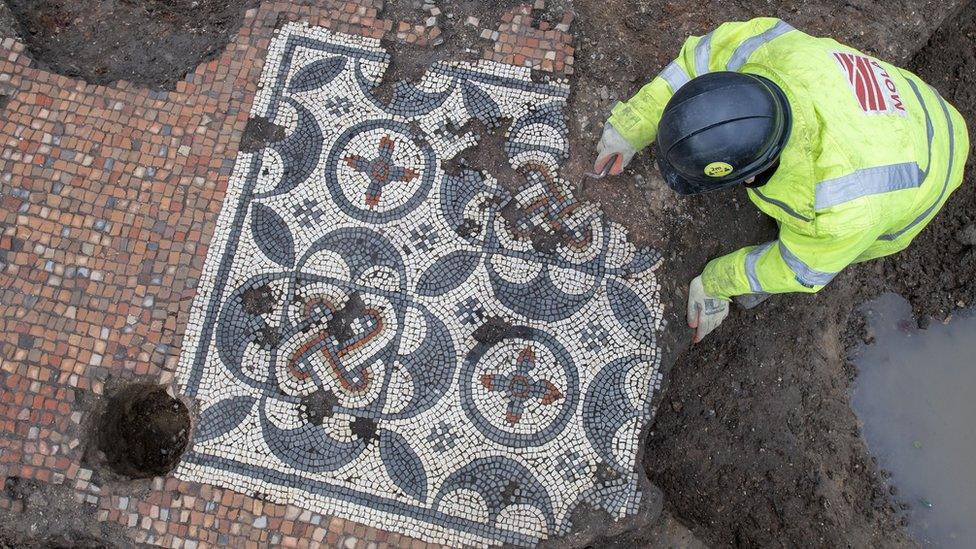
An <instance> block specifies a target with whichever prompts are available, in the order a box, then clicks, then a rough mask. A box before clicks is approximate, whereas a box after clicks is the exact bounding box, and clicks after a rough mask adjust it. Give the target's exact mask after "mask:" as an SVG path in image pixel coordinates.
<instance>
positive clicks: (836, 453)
mask: <svg viewBox="0 0 976 549" xmlns="http://www.w3.org/2000/svg"><path fill="white" fill-rule="evenodd" d="M614 3H615V2H610V4H611V5H610V6H607V7H594V8H593V11H592V13H590V14H589V16H587V14H586V13H585V12H586V11H588V10H587V8H585V7H583V6H578V7H580V11H582V12H584V13H582V14H581V16H580V19H579V21H580V22H581V23H582V24H583V25H584V27H583V31H584V32H583V34H584V36H583V40H584V44H585V43H588V42H587V41H588V36H587V35H588V34H589V33H587V32H586V28H587V25H592V24H594V21H598V20H599V19H600V17H601V16H603V17H609V21H611V22H612V21H617V22H619V21H620V19H619V15H614V16H608V15H607V14H605V13H604V12H603V10H604V9H606V10H612V9H613V6H612V4H614ZM714 4H717V3H713V4H709V5H707V6H706V5H702V6H701V8H698V9H700V10H701V11H700V12H699V13H698V14H697V15H698V16H700V17H703V18H707V20H709V21H713V22H718V21H719V20H721V19H737V18H743V17H748V16H752V15H757V14H758V13H757V12H755V11H752V10H748V9H747V7H746V6H745V4H748V3H747V2H737V3H730V4H729V5H722V6H719V5H714ZM755 4H759V3H758V2H757V3H755ZM784 4H793V3H792V2H783V3H779V4H778V5H779V7H777V8H776V9H774V10H773V11H774V12H775V13H776V14H778V15H780V16H781V17H784V18H786V19H787V20H789V21H790V22H792V23H793V24H794V25H796V26H798V27H800V28H802V29H805V30H808V31H809V32H812V33H824V34H830V35H832V36H835V37H837V38H838V39H840V40H843V41H846V42H848V43H850V44H852V45H854V46H856V47H859V48H862V49H865V50H867V51H872V52H876V53H878V54H879V55H881V56H882V57H885V58H888V59H891V60H893V61H895V62H897V63H901V64H903V65H906V66H908V68H910V69H912V70H913V71H915V72H917V73H919V74H920V75H921V76H922V77H923V78H925V79H926V80H927V81H928V82H929V83H931V84H932V85H934V86H936V87H937V88H939V89H940V90H941V92H942V93H943V95H944V96H945V97H946V99H948V100H949V101H950V102H952V103H953V104H954V105H956V107H957V108H959V109H960V111H961V112H963V114H964V116H966V117H967V120H969V121H970V125H971V126H972V124H973V122H972V120H974V114H976V101H974V96H976V92H974V85H976V63H974V59H973V55H974V54H973V43H974V42H973V36H974V29H976V23H974V20H973V12H974V10H976V8H974V6H973V5H972V3H970V5H969V6H968V7H967V8H966V9H964V10H963V11H961V12H960V13H952V8H953V6H951V5H950V6H945V5H940V6H933V5H932V4H931V3H925V2H915V3H914V6H912V5H909V4H911V3H909V2H901V3H884V4H882V3H860V4H863V5H862V6H861V7H860V8H857V7H856V3H854V2H818V3H816V4H813V3H804V4H802V5H801V4H800V3H796V6H788V5H784ZM669 5H671V4H665V3H658V2H649V3H645V5H644V7H645V8H648V9H647V13H648V14H649V15H648V17H647V19H646V21H647V24H648V25H651V24H656V25H659V26H658V27H657V28H656V29H655V30H654V31H648V32H646V34H647V35H649V38H648V40H647V41H646V42H644V44H646V47H645V46H643V45H641V46H637V45H635V44H640V43H641V42H642V41H641V38H640V36H637V35H634V36H632V37H631V38H630V39H631V40H633V42H631V43H630V44H629V47H628V48H624V49H612V48H610V49H605V48H603V47H602V46H600V45H599V43H597V42H592V43H591V45H592V46H593V49H591V50H590V51H589V55H587V54H586V50H585V49H584V50H583V51H582V52H581V55H580V57H581V58H582V59H583V60H584V61H583V62H584V65H583V66H582V67H581V69H582V70H581V76H580V80H581V81H586V80H592V84H591V85H592V86H595V87H597V88H598V87H599V86H601V85H606V86H607V87H608V88H610V89H611V90H612V89H613V86H614V85H618V86H621V88H620V91H621V96H627V95H629V94H630V93H632V91H634V89H635V88H636V87H637V86H638V85H639V84H640V83H641V82H642V81H643V80H646V78H643V77H638V79H639V80H640V81H638V82H634V83H627V82H626V79H627V77H629V76H630V75H632V74H635V73H639V72H640V71H641V70H642V68H643V67H648V69H647V70H648V72H651V73H653V72H654V71H656V70H658V69H659V68H660V67H661V66H662V65H663V64H664V63H665V62H666V60H667V59H668V58H669V57H671V56H672V55H674V53H675V52H676V51H677V49H678V46H679V41H678V40H674V39H672V38H671V36H672V33H673V32H674V30H675V29H673V27H672V25H676V26H678V27H679V28H680V29H681V32H680V34H681V35H683V34H685V33H686V31H685V27H683V26H682V23H681V21H682V20H683V21H685V23H684V24H685V25H689V26H690V28H688V29H687V31H689V32H691V33H703V32H707V30H709V28H710V27H711V25H708V24H697V23H695V22H694V21H695V20H694V19H693V17H695V16H696V13H695V10H696V8H695V7H692V8H691V11H688V12H685V11H684V10H682V12H681V13H680V14H678V13H675V14H673V15H674V17H673V18H671V17H665V18H663V19H662V18H661V17H660V14H661V13H662V10H663V11H667V8H668V6H669ZM852 9H856V11H862V12H863V13H861V14H860V17H858V18H851V17H850V16H849V15H850V11H851V10H852ZM872 10H875V11H877V10H883V11H884V12H885V13H887V14H888V15H887V16H886V17H877V18H875V17H864V15H865V14H866V13H870V12H871V11H872ZM615 13H616V14H619V13H620V12H619V11H616V12H615ZM950 13H951V14H952V15H951V16H950V17H948V18H947V17H946V16H947V15H949V14H950ZM923 16H924V17H925V20H924V21H922V17H923ZM689 19H690V21H689ZM942 20H945V21H946V24H945V26H944V27H942V28H941V29H939V30H938V32H937V33H935V34H934V35H933V34H932V33H933V32H934V31H935V30H936V29H935V27H937V26H938V24H939V22H940V21H942ZM676 21H677V23H675V22H676ZM852 21H857V23H856V24H857V25H861V24H865V25H867V26H866V27H864V31H865V32H864V33H863V34H861V33H857V32H854V29H855V28H856V27H855V26H853V25H852ZM652 22H653V23H652ZM906 22H914V23H917V24H918V26H917V27H916V29H915V30H913V31H912V32H910V33H905V32H900V31H901V30H903V29H904V27H903V25H904V24H905V23H906ZM914 23H913V24H914ZM598 29H599V28H598ZM645 29H646V27H645ZM578 30H579V29H578ZM589 36H601V35H600V34H597V33H595V32H594V34H590V35H589ZM665 37H666V38H665ZM885 37H894V39H891V38H885ZM929 37H931V40H929ZM623 38H627V37H623ZM649 41H656V43H655V44H650V43H648V42H649ZM662 42H664V43H667V44H668V45H670V48H669V49H668V51H667V53H666V55H665V56H664V57H663V58H661V57H660V56H659V55H657V53H658V52H660V51H661V46H660V45H659V44H660V43H662ZM624 45H625V44H621V47H623V46H624ZM610 52H614V53H613V54H610ZM619 52H625V53H623V54H620V53H619ZM913 52H918V53H917V55H913ZM600 55H605V56H606V57H607V58H609V59H608V60H607V61H606V63H607V66H609V67H610V68H606V67H603V68H601V67H600V65H599V63H597V62H598V61H599V60H600V59H599V57H600ZM611 55H613V56H612V57H611ZM621 63H622V64H624V66H626V67H632V68H631V69H628V70H623V71H620V73H619V74H620V76H623V79H620V78H619V77H618V78H616V79H615V78H614V76H615V75H618V72H617V71H618V69H617V68H616V67H617V66H618V65H619V64H621ZM588 69H589V70H588ZM650 76H651V75H650V74H649V75H647V78H649V77H650ZM608 82H609V83H608ZM575 89H576V90H577V93H579V90H586V89H587V87H586V85H585V84H581V83H577V84H576V85H575ZM583 93H585V92H583ZM609 95H611V96H612V95H615V94H614V93H613V92H611V93H609ZM577 101H578V104H579V105H580V107H579V109H580V110H579V116H578V117H577V121H578V122H579V123H581V125H583V127H581V128H580V132H578V133H577V135H579V136H582V137H588V138H591V139H593V138H595V136H596V135H598V126H599V125H601V124H602V119H603V117H604V114H603V113H601V114H600V115H599V116H597V117H595V118H594V119H592V120H590V121H589V122H590V123H591V124H592V127H590V128H587V127H586V126H585V124H586V123H587V122H588V121H587V120H586V113H587V112H592V110H593V108H592V104H589V105H588V104H587V98H585V97H584V98H578V99H577ZM582 145H584V146H592V145H591V144H590V143H582ZM580 156H582V157H583V158H584V160H585V159H588V157H589V156H590V155H587V154H583V155H580ZM971 167H972V160H971V162H970V168H971ZM637 176H641V177H643V178H646V179H647V180H649V181H650V184H649V185H647V186H646V187H645V189H643V190H642V189H641V188H640V187H639V186H638V185H636V184H635V183H639V178H638V177H637ZM974 182H976V177H974V176H973V175H972V171H971V170H970V175H969V176H968V177H967V180H966V183H965V184H964V186H963V188H961V189H960V190H958V191H956V193H954V195H953V196H952V198H951V199H950V201H949V204H948V206H947V207H946V208H945V209H944V211H943V212H942V213H941V214H940V215H939V216H938V218H937V219H936V220H935V221H934V222H933V223H932V224H931V225H930V226H929V227H928V228H927V229H926V230H925V231H924V232H923V233H922V235H921V236H920V237H919V238H918V239H917V240H916V242H915V243H914V244H913V245H912V247H911V248H910V249H909V250H908V251H906V252H903V253H901V254H898V255H896V256H893V257H891V258H888V259H885V260H881V261H876V262H872V263H868V264H864V265H859V266H856V267H853V268H851V269H848V270H847V271H846V272H845V273H844V274H843V275H841V276H839V277H838V278H837V280H835V281H834V282H833V283H832V284H831V285H830V286H829V287H828V288H826V289H825V290H824V291H823V292H821V293H820V294H818V295H815V296H807V295H788V296H779V297H774V298H772V299H770V300H769V301H768V302H767V303H765V304H764V305H762V306H760V307H759V308H757V309H755V310H752V311H743V310H740V309H737V308H735V310H734V311H733V313H732V315H731V316H730V318H729V319H728V320H727V321H726V322H725V324H724V325H723V326H722V327H721V329H720V330H718V331H717V332H716V333H715V334H713V335H712V336H710V337H709V339H707V340H706V341H705V342H704V343H702V344H700V345H698V346H696V347H694V348H692V349H690V350H685V349H686V348H687V345H688V344H687V338H688V337H689V335H690V334H688V332H687V330H686V329H685V328H684V326H685V319H684V318H683V317H684V315H683V306H684V300H685V288H684V285H685V284H687V282H688V281H689V280H690V279H691V278H692V277H693V276H695V275H696V274H697V273H698V272H700V270H701V268H702V267H703V266H704V264H705V262H707V260H708V259H710V258H711V257H715V256H717V255H720V254H723V253H727V252H729V251H732V250H734V249H736V248H737V247H739V246H741V245H746V244H753V243H756V242H762V241H765V240H768V239H769V238H771V237H772V236H773V235H774V234H775V230H774V227H773V226H772V223H771V221H770V220H768V219H766V218H764V217H763V216H762V215H761V214H759V213H758V212H757V211H756V210H755V208H753V207H752V206H751V205H750V203H749V201H748V199H747V198H746V197H745V194H744V193H743V192H742V191H741V190H737V191H730V192H726V193H720V194H714V195H709V196H704V197H698V198H693V199H687V200H678V199H676V198H674V197H673V196H671V195H668V194H667V193H666V192H665V193H663V194H662V193H659V192H657V191H656V189H660V188H662V187H663V186H662V185H661V181H660V178H659V176H657V174H656V173H655V172H654V169H653V165H652V164H651V160H650V159H649V158H648V157H647V156H646V155H644V156H643V158H641V159H639V160H638V162H637V163H636V166H635V167H634V169H633V170H632V171H631V172H630V173H629V174H628V175H627V176H625V177H622V178H616V179H612V180H608V181H603V182H598V183H596V184H594V185H593V186H591V187H589V191H588V197H591V198H592V197H598V198H599V199H600V200H601V201H602V202H603V203H604V208H605V210H607V211H610V212H611V215H613V216H614V217H616V218H617V219H619V220H621V221H622V222H624V223H625V224H626V225H627V226H628V227H629V228H630V229H631V231H632V233H633V234H634V235H635V236H636V237H637V238H638V239H641V240H645V241H649V242H652V243H655V244H657V245H659V246H661V247H662V248H663V249H664V251H665V257H666V258H667V259H668V261H666V262H665V264H664V270H663V273H662V275H663V277H664V286H665V292H664V295H665V296H666V299H669V300H670V301H671V309H670V313H669V315H668V317H669V321H670V327H669V333H668V334H666V337H665V338H664V342H665V343H666V344H669V345H670V347H669V349H668V353H669V354H670V356H671V357H673V358H676V361H675V363H674V366H673V368H672V370H671V372H670V376H669V378H668V388H667V390H666V393H665V395H664V400H663V402H662V403H661V407H660V409H659V412H658V415H657V418H656V421H655V424H654V425H653V426H652V429H651V432H650V433H649V437H648V440H647V448H646V453H645V460H644V463H645V467H646V469H647V471H648V474H649V476H650V477H651V480H652V481H654V482H655V484H657V485H658V486H660V487H661V488H662V490H663V491H664V493H665V502H666V508H667V509H669V510H670V511H672V512H673V513H674V514H675V516H676V517H677V518H679V519H680V520H682V521H683V522H684V523H685V524H688V525H689V526H691V527H692V530H693V531H694V532H695V533H696V534H698V535H699V536H700V537H701V538H702V539H704V540H705V541H706V542H708V543H710V544H712V545H718V546H729V545H733V546H770V545H773V546H854V547H861V546H883V547H891V546H903V545H911V543H912V542H911V541H910V540H909V539H908V538H907V536H906V534H905V533H904V530H903V529H902V528H901V526H900V523H901V521H902V517H901V515H900V514H899V511H898V510H897V509H896V506H895V504H894V502H892V501H890V498H888V497H887V495H886V493H885V487H884V482H883V477H884V472H882V471H878V470H877V467H876V466H875V463H874V460H873V459H872V458H871V457H870V455H869V454H868V452H867V449H866V448H865V446H864V443H863V440H862V438H861V437H860V432H859V427H858V422H857V419H856V417H855V416H854V414H853V412H852V411H851V409H850V405H849V402H848V390H849V387H850V383H851V381H852V379H853V369H852V368H850V366H849V365H848V364H847V363H846V360H845V357H846V349H847V348H848V347H849V346H851V345H852V344H853V343H854V342H855V336H857V335H858V334H859V331H858V327H859V323H858V321H857V317H856V315H854V314H853V313H854V311H855V309H856V307H857V304H859V303H860V302H862V301H863V300H865V299H867V298H869V297H871V296H873V295H876V294H877V293H878V292H881V291H884V290H887V289H891V290H894V291H897V292H900V293H902V294H903V295H905V296H906V297H908V298H909V299H910V300H911V301H912V303H913V305H914V307H915V310H916V311H917V312H919V313H923V312H924V313H931V314H936V315H942V316H944V315H945V314H947V313H949V312H950V311H951V310H952V309H953V308H956V307H961V306H964V305H969V304H972V303H973V300H974V295H973V294H974V292H976V282H974V276H973V275H974V274H976V272H974V269H973V264H974V252H973V248H972V245H971V244H964V243H963V242H960V240H962V241H964V242H965V241H966V238H965V237H964V236H961V237H959V239H958V240H957V239H956V238H955V236H956V235H957V234H958V233H959V231H960V230H961V229H962V228H963V227H966V226H969V225H971V224H972V223H973V221H974V212H976V189H974V186H973V185H974ZM648 220H657V222H650V223H649V222H648ZM666 362H668V361H666ZM633 543H634V540H633V538H632V537H627V538H620V539H619V540H618V542H617V543H615V545H617V546H621V547H623V546H626V545H633Z"/></svg>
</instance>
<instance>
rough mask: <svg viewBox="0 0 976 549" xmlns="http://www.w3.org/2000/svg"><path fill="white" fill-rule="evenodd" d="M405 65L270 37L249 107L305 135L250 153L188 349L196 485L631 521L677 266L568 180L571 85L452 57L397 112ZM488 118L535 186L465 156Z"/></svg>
mask: <svg viewBox="0 0 976 549" xmlns="http://www.w3.org/2000/svg"><path fill="white" fill-rule="evenodd" d="M388 65H389V56H388V54H387V53H386V52H385V51H384V50H383V49H382V48H381V47H380V44H379V41H377V40H374V39H368V38H361V37H354V36H350V35H344V34H338V33H334V32H330V31H327V30H325V29H321V28H310V27H307V26H301V25H298V24H289V25H286V26H285V27H283V28H282V29H280V31H279V32H278V35H277V37H276V38H275V40H274V41H273V42H272V43H271V45H270V48H269V52H268V59H267V62H266V64H265V71H264V75H263V77H262V80H261V83H260V84H261V85H260V91H259V93H258V95H257V97H256V99H255V102H254V106H253V109H252V115H253V116H261V117H265V118H267V119H269V120H271V121H273V122H274V123H276V124H278V125H280V126H283V127H284V128H285V132H284V137H283V138H282V139H281V140H280V141H277V142H274V143H271V144H269V145H268V146H267V147H266V148H265V149H263V150H259V151H257V152H253V153H241V154H240V155H239V156H238V159H237V164H236V167H235V170H234V175H233V177H232V181H231V184H230V187H229V188H228V192H227V198H226V200H225V203H224V206H223V210H222V212H221V216H220V220H219V222H218V228H217V231H216V233H215V235H214V240H213V242H212V244H211V247H210V251H209V254H208V259H207V267H206V269H205V270H204V273H205V274H204V278H203V281H202V283H201V287H200V289H199V293H198V295H197V299H196V301H195V302H194V307H193V313H192V316H191V319H190V323H189V326H188V328H187V342H186V346H185V348H184V352H183V355H182V357H181V361H180V369H179V375H180V382H181V387H182V390H183V391H184V392H185V393H186V394H187V395H190V396H192V397H194V398H195V399H196V400H197V402H198V403H199V406H200V409H201V413H200V417H199V420H198V423H197V428H196V431H195V439H194V442H193V445H192V448H191V450H190V451H189V452H188V453H187V454H186V456H185V458H184V460H183V462H182V464H181V466H180V469H179V470H178V473H177V474H178V476H180V477H181V478H183V479H186V480H192V481H199V482H204V483H208V484H216V485H221V486H226V487H229V488H233V489H236V490H240V491H243V492H247V493H261V494H266V497H267V498H269V499H271V500H274V501H279V502H291V503H295V504H296V505H301V506H304V507H306V508H308V509H310V510H312V511H315V512H320V513H326V514H334V515H339V516H343V517H347V518H352V519H355V520H357V521H361V522H366V523H369V524H371V525H373V526H376V527H378V528H382V529H385V530H392V531H398V532H402V533H405V534H409V535H412V536H417V537H421V538H424V539H427V540H430V541H434V542H441V543H447V544H452V545H457V544H473V545H496V544H514V545H532V544H534V543H536V542H538V541H539V540H540V539H543V538H546V537H550V536H555V535H560V534H563V533H565V532H567V531H568V530H569V528H570V527H571V523H570V518H569V517H570V516H571V515H572V513H573V510H574V509H576V508H577V506H579V505H583V504H585V505H588V506H593V507H598V508H602V509H604V510H606V511H607V512H608V513H610V514H611V515H612V516H614V517H622V516H624V515H626V514H628V513H632V512H634V511H635V510H636V508H637V505H638V501H639V497H640V494H639V490H638V483H637V476H636V475H637V473H636V472H635V468H636V463H635V460H636V456H637V449H638V448H637V446H638V441H637V438H638V434H639V432H640V429H641V427H642V425H643V424H644V423H645V422H646V421H647V420H648V419H649V417H650V414H651V399H652V396H653V394H654V392H655V391H656V389H657V388H658V387H659V382H660V376H659V373H658V366H659V356H658V349H657V347H656V341H657V340H656V338H657V333H658V331H659V329H660V325H661V305H660V302H659V297H658V285H657V282H656V280H655V276H654V271H655V269H656V267H657V265H658V263H659V262H660V256H659V255H658V254H657V253H656V252H655V251H653V250H647V249H636V248H635V247H634V246H632V245H631V244H630V243H628V241H627V236H626V234H625V232H624V230H623V229H622V228H621V227H619V226H618V225H616V224H614V223H611V222H609V221H608V220H607V219H606V218H605V217H604V216H603V215H602V213H601V212H600V211H599V209H598V208H596V207H595V206H593V205H591V204H585V203H581V202H579V201H577V200H576V199H575V197H573V195H572V193H571V192H570V190H569V188H570V186H569V185H568V184H567V182H566V181H564V180H563V179H561V178H560V177H559V175H558V169H559V166H560V164H561V163H562V162H564V161H565V160H566V159H567V156H568V152H569V150H568V149H569V144H568V129H567V126H566V122H565V118H564V112H563V111H564V109H565V106H566V97H567V96H568V94H569V89H568V85H567V84H566V83H565V82H559V81H556V82H534V81H533V80H532V78H531V75H530V73H529V70H528V69H526V68H520V67H513V66H510V65H504V64H500V63H496V62H491V61H480V62H477V63H438V64H435V65H433V66H431V67H430V68H429V70H428V72H427V74H426V75H425V76H424V78H423V79H422V80H421V81H420V82H418V83H416V84H404V83H400V84H398V85H397V86H396V88H395V90H394V93H393V98H392V100H391V101H390V102H387V103H383V102H381V101H379V100H378V99H376V98H375V97H374V95H373V89H374V88H375V87H376V86H377V85H378V84H379V83H380V81H381V79H382V76H383V74H384V72H385V71H386V70H387V68H388ZM473 119H477V120H479V121H480V122H481V123H483V124H503V125H505V127H506V130H507V134H506V136H507V138H506V142H505V144H504V150H503V151H502V153H503V154H504V155H505V156H506V157H507V158H508V161H509V163H510V164H511V166H512V167H513V168H515V169H516V170H517V171H518V172H519V173H521V174H524V177H525V181H524V184H523V185H522V187H521V188H520V190H518V192H516V193H514V194H513V193H509V192H508V191H506V190H505V189H504V188H503V187H502V186H501V185H500V184H499V183H498V181H497V180H496V179H495V178H494V177H493V176H492V174H491V167H486V168H485V169H484V170H483V171H477V170H473V169H468V168H464V167H462V168H461V169H460V170H459V171H457V172H455V173H448V172H447V171H445V169H444V168H443V165H444V162H446V161H448V160H450V159H452V158H454V157H456V156H457V155H458V154H459V153H461V152H462V151H464V150H465V149H468V148H471V147H474V146H477V145H478V143H479V139H480V138H479V135H478V134H477V133H476V132H475V131H474V130H470V129H466V128H470V127H471V126H469V125H468V122H470V121H471V120H473ZM446 129H450V131H446ZM595 319H599V324H598V325H599V326H600V328H601V330H602V331H601V332H600V333H599V334H598V336H599V339H600V340H601V344H600V345H592V344H589V343H590V342H589V340H590V339H592V338H594V336H595V335H597V334H596V333H595V332H594V331H593V330H594V327H593V326H594V324H593V323H594V322H595V321H596V320H595ZM566 456H570V457H568V458H567V457H566ZM557 463H563V464H564V465H566V466H570V465H571V466H572V467H573V468H574V470H573V472H572V473H567V472H565V471H562V470H561V469H563V468H564V467H563V466H554V464H557ZM588 464H594V466H592V467H590V466H589V465H588Z"/></svg>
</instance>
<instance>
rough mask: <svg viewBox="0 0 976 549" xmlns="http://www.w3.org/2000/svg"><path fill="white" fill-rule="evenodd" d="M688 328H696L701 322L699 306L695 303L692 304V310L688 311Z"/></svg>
mask: <svg viewBox="0 0 976 549" xmlns="http://www.w3.org/2000/svg"><path fill="white" fill-rule="evenodd" d="M688 313H689V314H688V327H689V328H697V327H698V323H699V322H701V306H700V305H698V304H697V303H695V304H694V310H693V311H688Z"/></svg>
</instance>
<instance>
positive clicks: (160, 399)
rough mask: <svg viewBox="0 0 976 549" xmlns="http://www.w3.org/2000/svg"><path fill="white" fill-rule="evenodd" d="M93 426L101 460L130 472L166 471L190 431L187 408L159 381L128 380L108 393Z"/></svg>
mask: <svg viewBox="0 0 976 549" xmlns="http://www.w3.org/2000/svg"><path fill="white" fill-rule="evenodd" d="M96 428H97V429H98V434H97V441H98V448H99V450H101V451H102V452H103V453H104V454H105V464H106V465H107V466H108V467H109V468H110V469H111V470H112V471H114V472H116V473H118V474H119V475H123V476H126V477H131V478H149V477H154V476H159V475H164V474H166V473H168V472H169V471H171V470H172V469H173V468H174V467H175V466H176V464H177V463H178V462H179V460H180V456H182V455H183V451H184V450H185V449H186V446H187V442H188V441H189V437H190V413H189V411H188V410H187V408H186V405H184V404H183V403H182V402H180V401H179V400H177V399H175V398H173V397H172V396H170V395H169V393H167V392H166V388H165V387H161V386H159V385H155V384H152V383H134V384H131V385H127V386H124V387H122V388H121V389H119V390H118V391H117V392H115V393H114V394H112V395H111V396H110V397H108V402H107V403H106V405H105V408H104V411H103V412H102V416H101V418H100V419H99V421H98V423H97V425H96Z"/></svg>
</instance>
